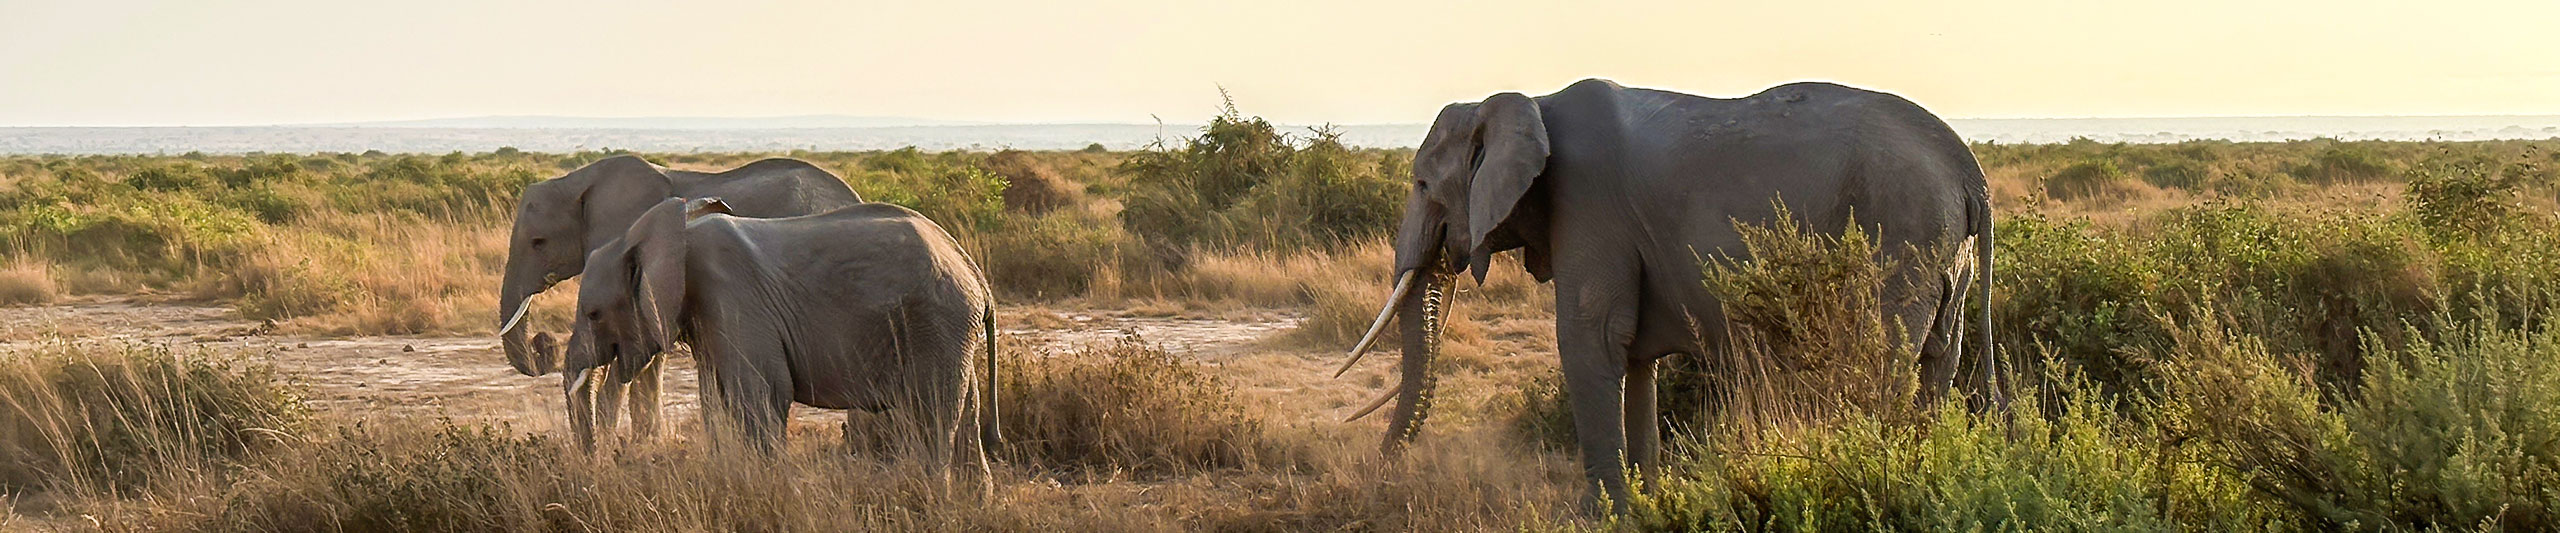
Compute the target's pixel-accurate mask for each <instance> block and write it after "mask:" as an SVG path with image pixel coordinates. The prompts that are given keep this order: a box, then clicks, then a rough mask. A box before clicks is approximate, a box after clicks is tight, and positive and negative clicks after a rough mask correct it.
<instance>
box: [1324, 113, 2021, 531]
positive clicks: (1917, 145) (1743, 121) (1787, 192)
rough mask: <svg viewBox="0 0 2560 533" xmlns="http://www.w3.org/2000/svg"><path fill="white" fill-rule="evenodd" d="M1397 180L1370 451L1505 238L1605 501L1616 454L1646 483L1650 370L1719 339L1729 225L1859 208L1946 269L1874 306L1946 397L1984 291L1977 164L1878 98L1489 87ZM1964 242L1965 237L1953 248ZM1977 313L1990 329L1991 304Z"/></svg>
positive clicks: (1832, 215) (1654, 435)
mask: <svg viewBox="0 0 2560 533" xmlns="http://www.w3.org/2000/svg"><path fill="white" fill-rule="evenodd" d="M1413 171H1414V189H1413V194H1412V195H1411V197H1410V199H1409V200H1408V201H1407V202H1406V205H1405V215H1404V221H1403V223H1402V225H1401V226H1400V227H1399V229H1398V232H1397V235H1396V241H1395V246H1396V258H1395V269H1396V272H1397V274H1399V276H1401V275H1404V274H1406V273H1411V274H1414V275H1415V279H1414V281H1413V282H1412V284H1413V288H1412V289H1411V290H1410V291H1407V292H1406V293H1404V296H1403V297H1402V298H1398V299H1396V301H1392V302H1388V306H1389V307H1390V308H1391V309H1392V310H1393V311H1394V313H1395V314H1396V315H1397V316H1398V317H1401V323H1402V324H1403V325H1402V330H1403V348H1404V351H1403V361H1402V367H1401V371H1402V372H1401V374H1402V381H1401V382H1400V383H1399V384H1398V385H1397V386H1396V388H1395V389H1394V390H1393V391H1390V394H1392V395H1393V396H1394V399H1395V408H1394V409H1393V410H1392V411H1391V412H1390V413H1391V414H1390V416H1389V420H1388V428H1387V431H1388V432H1387V439H1386V443H1385V447H1386V449H1387V450H1388V452H1389V453H1395V452H1396V451H1398V450H1400V449H1401V448H1402V447H1404V446H1405V445H1406V444H1407V443H1408V442H1409V441H1410V440H1411V439H1412V438H1413V437H1414V435H1415V434H1416V433H1417V432H1418V431H1420V429H1421V426H1422V422H1423V419H1424V418H1425V417H1426V416H1427V415H1428V414H1429V413H1428V411H1429V406H1430V402H1431V399H1432V398H1431V396H1432V385H1433V378H1432V376H1430V375H1429V374H1428V373H1427V372H1426V370H1427V369H1428V368H1429V367H1430V365H1431V360H1432V358H1433V357H1435V356H1437V355H1438V351H1439V350H1438V346H1439V338H1438V332H1439V331H1440V324H1441V322H1442V321H1443V320H1445V319H1446V317H1447V316H1448V305H1447V302H1446V301H1445V299H1446V298H1447V297H1448V296H1451V295H1453V294H1454V292H1455V291H1452V290H1450V289H1451V287H1450V286H1451V285H1452V284H1453V283H1454V280H1455V279H1456V277H1457V276H1458V275H1459V273H1461V272H1465V273H1471V274H1473V275H1474V276H1475V277H1476V279H1477V281H1478V282H1479V283H1481V282H1482V281H1483V276H1484V274H1485V271H1486V269H1487V268H1489V267H1490V256H1491V255H1492V254H1493V253H1496V252H1502V251H1507V250H1512V249H1520V250H1521V251H1522V256H1521V257H1522V259H1523V263H1524V266H1525V267H1526V268H1527V270H1528V271H1529V272H1530V273H1531V274H1532V275H1533V276H1535V277H1536V278H1537V279H1538V280H1540V281H1550V280H1552V281H1553V282H1554V283H1555V291H1556V299H1555V301H1556V312H1555V314H1556V343H1557V347H1558V350H1559V352H1560V353H1559V354H1558V357H1559V359H1560V361H1561V364H1562V365H1563V371H1564V380H1565V383H1564V387H1565V392H1566V394H1567V395H1568V396H1570V397H1571V402H1572V413H1571V415H1572V418H1573V425H1574V434H1575V438H1576V440H1577V441H1579V447H1580V451H1581V455H1582V461H1583V466H1584V474H1585V475H1586V476H1587V477H1588V481H1589V482H1591V483H1593V484H1595V485H1596V486H1597V487H1598V488H1599V489H1600V491H1599V494H1595V496H1596V495H1606V496H1608V497H1609V501H1612V502H1617V503H1616V507H1617V508H1618V509H1621V510H1622V509H1624V506H1625V504H1626V502H1627V501H1628V500H1627V492H1626V490H1627V488H1626V487H1627V485H1626V479H1627V478H1626V477H1625V472H1624V470H1623V469H1624V466H1623V465H1622V462H1624V463H1632V464H1634V465H1635V466H1637V467H1638V470H1639V471H1640V472H1642V473H1643V474H1645V475H1646V476H1647V477H1651V474H1652V472H1653V469H1654V467H1655V463H1656V462H1657V456H1658V454H1659V446H1660V443H1659V442H1658V441H1659V435H1660V433H1659V430H1658V428H1657V427H1656V423H1657V414H1656V413H1657V411H1656V402H1655V398H1654V394H1655V388H1654V376H1655V368H1654V365H1655V361H1656V360H1657V359H1659V358H1662V357H1664V356H1668V355H1671V354H1696V355H1705V354H1708V353H1710V352H1708V351H1707V350H1710V349H1718V348H1721V347H1722V346H1724V343H1725V342H1726V339H1725V331H1724V329H1723V328H1722V327H1715V326H1709V327H1700V328H1692V327H1691V326H1690V324H1723V323H1724V317H1723V313H1722V310H1721V308H1720V306H1719V305H1718V303H1717V301H1716V298H1715V297H1714V296H1713V295H1712V294H1709V293H1708V292H1707V291H1706V290H1705V288H1704V286H1703V285H1702V283H1701V276H1702V275H1701V272H1700V266H1699V259H1700V258H1702V257H1709V258H1711V257H1717V256H1719V255H1723V256H1727V257H1732V258H1736V259H1747V257H1746V250H1745V249H1744V247H1743V246H1742V243H1741V241H1740V239H1739V237H1738V235H1737V232H1736V231H1735V229H1734V225H1735V223H1736V222H1741V223H1751V224H1766V223H1768V222H1769V221H1770V220H1771V219H1772V218H1774V217H1775V216H1776V215H1775V210H1774V208H1773V205H1772V202H1773V201H1776V200H1779V199H1783V201H1784V202H1785V204H1786V206H1787V207H1788V209H1789V210H1790V211H1791V212H1792V213H1793V214H1794V217H1795V218H1797V219H1798V222H1799V223H1801V224H1804V225H1805V227H1807V228H1809V229H1810V230H1814V231H1822V232H1827V233H1831V234H1835V235H1836V234H1838V233H1839V232H1841V231H1843V230H1845V229H1846V227H1847V224H1848V220H1849V218H1850V215H1851V212H1852V211H1855V214H1856V219H1857V221H1858V222H1859V223H1860V225H1861V226H1865V227H1866V230H1867V231H1869V232H1870V233H1869V234H1870V235H1875V236H1877V239H1876V241H1877V242H1878V243H1880V244H1881V245H1883V249H1884V250H1886V251H1888V253H1891V252H1892V251H1895V250H1916V251H1918V252H1920V253H1926V254H1935V256H1936V257H1940V258H1945V259H1947V260H1946V261H1944V262H1945V263H1951V264H1955V265H1957V266H1955V267H1951V268H1949V269H1948V270H1946V271H1943V272H1915V271H1911V270H1917V269H1916V268H1912V269H1906V271H1903V272H1896V273H1894V274H1893V275H1894V276H1895V278H1894V279H1896V280H1901V281H1905V282H1909V283H1889V284H1888V287H1893V286H1897V285H1900V286H1907V287H1909V288H1908V289H1900V290H1909V291H1914V292H1910V293H1900V294H1887V295H1885V296H1886V297H1885V299H1884V300H1883V301H1884V302H1887V303H1888V305H1889V307H1888V308H1887V309H1886V312H1887V313H1889V315H1890V316H1889V317H1888V318H1889V319H1891V320H1895V321H1899V324H1900V325H1902V326H1903V327H1905V328H1907V329H1905V330H1904V331H1909V332H1912V333H1914V334H1917V335H1923V336H1921V337H1917V338H1919V339H1920V342H1919V344H1920V345H1921V349H1922V354H1921V364H1920V366H1921V368H1920V369H1918V371H1919V372H1920V373H1921V378H1922V380H1923V382H1924V383H1925V388H1926V395H1927V396H1931V397H1938V396H1941V395H1943V394H1945V393H1946V391H1947V390H1948V388H1949V386H1950V384H1951V382H1952V380H1953V378H1954V376H1955V374H1956V368H1957V364H1956V363H1957V359H1958V357H1959V352H1960V345H1961V344H1964V343H1963V341H1964V340H1965V339H1964V337H1963V332H1962V330H1963V329H1964V325H1965V324H1964V323H1965V320H1964V317H1961V316H1958V315H1959V314H1961V310H1962V309H1964V301H1963V300H1964V296H1965V293H1966V292H1967V291H1966V287H1967V286H1968V285H1969V284H1971V283H1972V282H1973V280H1972V277H1973V275H1975V274H1979V275H1981V276H1983V280H1984V281H1983V282H1982V284H1981V287H1982V288H1983V290H1984V294H1985V295H1987V294H1988V290H1989V285H1990V284H1989V283H1988V281H1987V280H1988V279H1989V275H1990V269H1989V268H1988V265H1990V260H1991V257H1990V256H1991V254H1990V246H1989V243H1990V236H1991V213H1990V206H1989V203H1988V197H1987V195H1986V194H1985V193H1984V183H1983V177H1982V170H1981V168H1980V167H1979V166H1978V165H1977V164H1976V163H1975V161H1974V159H1973V155H1972V153H1971V152H1970V151H1969V150H1967V149H1966V147H1965V144H1964V142H1963V141H1962V140H1960V139H1958V138H1957V137H1956V135H1955V133H1954V132H1953V131H1951V130H1949V129H1948V128H1947V126H1946V124H1945V123H1944V122H1942V121H1940V120H1938V118H1937V117H1936V116H1933V115H1931V114H1929V112H1928V111H1925V110H1922V109H1921V108H1920V107H1919V106H1917V105H1914V104H1912V103H1911V102H1909V101H1906V100H1903V99H1902V98H1900V97H1896V96H1893V95H1890V94H1885V93H1878V92H1871V91H1865V90H1859V89H1853V88H1848V87H1842V86H1838V85H1832V84H1827V83H1797V84H1789V85H1783V86H1779V87H1775V88H1771V89H1769V90H1766V91H1763V92H1761V93H1759V94H1755V95H1751V96H1748V97H1744V98H1739V99H1718V98H1706V97H1699V96H1692V95H1686V94H1679V93H1673V92H1667V91H1657V90H1648V89H1631V88H1626V87H1621V86H1618V85H1617V84H1615V83H1611V82H1608V81H1605V80H1584V81H1581V82H1578V83H1575V84H1573V85H1572V86H1570V87H1566V88H1565V89H1564V90H1563V91H1559V92H1557V93H1555V94H1552V95H1547V96H1541V97H1535V98H1531V97H1526V96H1522V95H1520V94H1519V93H1502V94H1497V95H1493V96H1492V97H1490V98H1487V99H1485V100H1484V101H1483V102H1478V103H1461V104H1453V105H1450V106H1448V107H1447V108H1444V109H1442V110H1441V111H1440V115H1439V117H1438V118H1437V120H1435V121H1434V122H1433V123H1432V127H1431V130H1430V133H1429V134H1428V136H1427V137H1426V138H1424V140H1423V142H1422V146H1421V148H1420V149H1419V150H1418V151H1417V152H1416V153H1415V155H1414V166H1413ZM1974 237H1978V238H1979V244H1980V245H1979V246H1974V247H1973V249H1972V250H1969V251H1970V252H1971V253H1972V254H1973V257H1966V256H1965V254H1966V252H1967V251H1968V250H1964V249H1963V248H1964V247H1965V246H1967V245H1968V244H1969V241H1968V239H1969V238H1974ZM1904 244H1909V245H1911V246H1909V247H1905V246H1902V245H1904ZM1964 259H1975V260H1976V261H1965V260H1964ZM1899 262H1900V263H1901V264H1905V265H1910V264H1913V263H1915V261H1908V260H1904V261H1899ZM1975 264H1978V265H1982V268H1980V269H1978V270H1975V269H1973V268H1972V265H1975ZM1888 290H1894V291H1896V292H1899V290H1897V289H1890V288H1889V289H1888ZM1903 296H1910V297H1907V298H1906V297H1903ZM1897 302H1899V303H1897ZM1980 319H1981V321H1982V323H1981V325H1982V327H1983V328H1984V329H1983V330H1982V331H1983V332H1987V331H1988V326H1989V320H1990V316H1989V314H1988V312H1987V311H1985V313H1984V314H1983V315H1982V316H1981V317H1980ZM1693 320H1694V321H1693ZM1381 325H1383V323H1381ZM1893 325H1894V324H1893V323H1890V322H1889V323H1888V327H1892V326H1893ZM1977 336H1978V337H1980V339H1979V341H1978V342H1979V343H1980V344H1979V346H1980V347H1981V348H1980V349H1981V352H1980V355H1981V356H1980V357H1975V358H1974V359H1975V360H1976V361H1978V362H1979V363H1978V365H1977V366H1978V368H1979V369H1980V370H1981V372H1982V377H1984V378H1985V379H1987V378H1988V376H1990V375H1991V373H1992V372H1993V371H1994V370H1993V369H1994V367H1995V366H1996V362H1994V360H1993V359H1992V358H1991V357H1989V354H1990V339H1989V336H1988V334H1987V333H1983V334H1978V335H1977ZM1356 351H1357V349H1355V352H1356ZM1355 355H1356V353H1355ZM1993 401H1996V400H1993Z"/></svg>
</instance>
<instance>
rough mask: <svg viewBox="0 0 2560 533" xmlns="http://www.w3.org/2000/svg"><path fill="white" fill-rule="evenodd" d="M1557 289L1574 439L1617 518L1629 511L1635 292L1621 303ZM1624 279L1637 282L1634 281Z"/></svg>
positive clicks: (1576, 289) (1585, 290)
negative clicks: (1629, 397)
mask: <svg viewBox="0 0 2560 533" xmlns="http://www.w3.org/2000/svg"><path fill="white" fill-rule="evenodd" d="M1557 279H1558V281H1559V283H1558V284H1557V286H1556V307H1557V310H1556V317H1557V319H1556V348H1557V355H1558V357H1560V358H1561V359H1562V361H1561V363H1562V366H1563V367H1564V382H1565V393H1566V394H1567V395H1568V396H1570V397H1571V398H1572V403H1573V434H1574V440H1576V441H1577V442H1578V443H1579V444H1580V445H1581V446H1580V447H1581V448H1582V449H1581V452H1582V472H1583V477H1584V478H1585V480H1586V481H1587V482H1589V483H1591V484H1592V486H1595V487H1598V488H1599V489H1600V491H1599V493H1598V494H1596V496H1605V497H1606V498H1608V501H1609V502H1610V510H1611V511H1612V512H1617V511H1623V510H1625V509H1626V508H1627V503H1628V502H1627V497H1628V493H1627V478H1626V468H1625V461H1626V460H1627V459H1628V457H1626V452H1627V424H1626V416H1627V411H1626V407H1627V406H1626V397H1627V383H1626V381H1627V379H1626V378H1627V372H1628V370H1630V369H1631V367H1632V366H1633V365H1629V364H1628V357H1627V345H1628V342H1629V341H1630V340H1631V339H1632V338H1633V337H1634V333H1635V332H1634V329H1635V319H1634V305H1633V300H1634V299H1633V298H1631V297H1627V296H1632V295H1631V294H1627V292H1631V291H1620V292H1617V294H1620V295H1624V296H1618V297H1611V296H1608V294H1610V293H1608V292H1595V291H1593V290H1592V289H1591V288H1590V287H1587V286H1584V284H1579V283H1577V284H1575V286H1573V287H1567V286H1566V285H1565V284H1564V283H1562V281H1563V280H1564V279H1565V278H1564V277H1562V276H1558V278H1557ZM1619 279H1630V280H1631V279H1634V278H1633V277H1632V276H1628V277H1623V278H1619Z"/></svg>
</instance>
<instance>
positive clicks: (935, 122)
mask: <svg viewBox="0 0 2560 533" xmlns="http://www.w3.org/2000/svg"><path fill="white" fill-rule="evenodd" d="M2552 117H2560V113H2470V114H2411V115H2380V114H2339V115H2323V114H2298V115H2152V116H2050V117H1999V116H1989V117H1940V119H1941V120H1947V121H1951V122H1952V121H1991V120H1997V121H2035V120H2204V119H2305V118H2331V119H2337V118H2345V119H2366V118H2552ZM810 118H833V119H864V120H904V121H914V122H930V123H932V124H888V125H877V126H775V127H664V126H638V127H593V126H435V125H402V123H420V122H442V121H468V120H488V119H560V120H669V121H678V120H733V121H752V120H784V119H810ZM1254 118H1262V117H1254ZM1206 122H1207V121H1205V120H1203V121H1164V122H1123V121H1107V120H1094V121H1080V120H1062V121H1022V122H1010V121H984V120H969V119H942V118H923V117H910V116H898V115H851V114H825V113H819V114H791V115H737V116H721V115H640V116H587V115H470V116H454V117H441V118H418V119H383V120H359V121H333V122H289V123H258V124H106V125H95V124H77V125H66V124H36V125H28V124H10V125H0V128H8V129H39V128H50V129H78V128H100V129H103V128H173V129H174V128H367V129H641V130H757V129H911V128H972V127H1007V126H1157V125H1166V126H1170V125H1186V126H1191V125H1200V124H1205V123H1206ZM1272 124H1273V125H1280V126H1295V127H1316V126H1344V127H1363V126H1427V125H1429V123H1425V122H1314V123H1301V122H1282V121H1273V122H1272Z"/></svg>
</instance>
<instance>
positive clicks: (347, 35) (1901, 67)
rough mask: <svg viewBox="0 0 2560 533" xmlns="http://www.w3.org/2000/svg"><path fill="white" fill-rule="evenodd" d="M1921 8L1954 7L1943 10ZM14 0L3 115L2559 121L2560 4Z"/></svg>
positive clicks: (4, 2) (189, 121)
mask: <svg viewBox="0 0 2560 533" xmlns="http://www.w3.org/2000/svg"><path fill="white" fill-rule="evenodd" d="M1920 4H1931V5H1929V6H1922V5H1920ZM1935 4H1952V3H1950V2H1893V1H1875V2H1860V1H1839V2H1818V1H1805V0H1765V1H1754V2H1738V3H1737V2H1707V1H1690V2H1630V3H1607V2H1584V1H1534V2H1532V1H1511V0H1499V1H1477V2H1403V1H1391V0H1356V1H1333V0H1267V1H1253V2H1172V1H1123V0H1102V1H1081V2H1060V1H1040V0H1033V1H1002V2H964V1H920V2H897V3H863V2H819V1H791V2H762V3H759V2H659V1H633V2H532V1H481V0H466V1H433V2H425V1H421V2H373V1H343V0H339V1H292V0H282V1H277V0H242V1H225V2H205V1H183V2H181V1H171V2H143V1H116V0H80V1H60V2H31V1H24V0H0V125H9V126H31V125H235V124H274V123H303V122H335V121H362V120H391V119H417V118H439V117H456V116H473V115H515V114H542V115H581V116H767V115H796V114H852V115H894V116H912V117H930V118H944V119H965V120H989V121H1039V122H1060V121H1102V122H1148V121H1150V120H1152V119H1150V118H1149V115H1150V114H1153V115H1155V116H1160V117H1162V118H1163V119H1164V120H1166V121H1168V122H1196V121H1199V120H1201V119H1204V118H1206V117H1207V116H1208V115H1209V114H1211V113H1213V112H1215V110H1216V106H1217V98H1218V96H1217V87H1218V86H1219V85H1224V86H1225V87H1226V88H1227V90H1228V91H1229V92H1231V93H1233V94H1234V95H1235V98H1236V101H1237V103H1238V104H1239V105H1240V106H1241V107H1242V108H1243V110H1244V111H1245V112H1247V113H1251V114H1258V115H1262V116H1266V117H1270V118H1272V119H1274V120H1277V121H1282V122H1291V123H1320V122H1334V123H1377V122H1427V121H1429V120H1430V118H1431V116H1432V114H1433V112H1434V111H1436V110H1437V109H1438V108H1439V106H1440V105H1441V104H1444V103H1447V102H1452V101H1461V100H1477V99H1481V98H1483V97H1484V96H1485V95H1486V94H1490V93H1493V92H1498V91H1523V92H1528V93H1530V94H1545V93H1547V92H1552V91H1554V90H1556V89H1559V88H1562V87H1563V86H1565V85H1566V84H1568V83H1571V82H1572V81H1574V80H1576V79H1580V78H1585V77H1605V78H1610V79H1614V80H1617V81H1618V82H1620V83H1623V84H1626V85H1630V86H1643V87H1657V88H1666V89H1675V90H1681V91H1687V92H1692V93H1697V94H1705V95H1713V96H1738V95H1742V94H1748V93H1750V92H1752V91H1756V90H1758V89H1760V88H1764V87H1767V86H1769V85H1772V84H1776V83H1781V82H1786V81H1794V80H1831V81H1838V82H1842V83H1847V84H1851V85H1856V86H1861V87H1866V88H1872V89H1880V90H1886V91H1892V92H1896V93H1899V94H1902V95H1904V96H1906V97H1909V98H1911V99H1912V100H1915V101H1918V102H1920V103H1921V104H1922V105H1925V106H1928V107H1929V108H1931V109H1932V110H1935V111H1937V112H1938V113H1939V114H1941V115H1944V116H1948V117H1969V118H1986V117H2091V116H2099V117H2119V116H2227V115H2332V114H2352V115H2386V114H2560V26H2555V25H2554V22H2553V21H2560V2H2552V1H2549V0H2520V1H2509V2H2489V1H2437V2H2366V1H2355V0H2304V1H2291V0H2287V1H2231V0H2213V1H2185V0H2168V1H2140V2H2080V1H2041V0H1997V1H1983V2H1973V3H1968V4H1963V5H1949V6H1940V5H1935Z"/></svg>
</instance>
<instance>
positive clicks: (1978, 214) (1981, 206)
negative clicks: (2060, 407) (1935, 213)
mask: <svg viewBox="0 0 2560 533" xmlns="http://www.w3.org/2000/svg"><path fill="white" fill-rule="evenodd" d="M1976 194H1977V196H1975V197H1974V198H1973V208H1972V209H1971V211H1973V213H1972V214H1973V217H1972V218H1973V225H1974V227H1973V230H1974V233H1975V234H1976V235H1980V236H1982V240H1981V241H1979V242H1977V243H1975V245H1974V249H1973V253H1974V259H1975V261H1976V262H1978V263H1980V266H1981V268H1980V270H1979V272H1980V273H1981V274H1982V279H1981V284H1982V324H1981V325H1982V328H1981V330H1980V331H1981V335H1982V363H1981V364H1982V383H1983V385H1984V388H1985V391H1984V392H1985V393H1987V394H1989V395H1990V398H1991V404H1992V405H1994V406H1998V407H2001V408H2004V409H2005V408H2007V407H2008V406H2009V402H2008V399H2007V398H2003V397H2001V396H2002V392H2001V390H2000V387H2001V379H2000V356H1999V355H1998V354H1996V353H1993V352H1992V349H1993V348H1992V346H1993V345H1994V344H1995V343H1993V342H1992V338H1991V249H1992V243H1991V228H1992V226H1996V225H1997V224H1993V223H1992V220H1991V191H1989V190H1988V189H1985V190H1982V191H1978V192H1977V193H1976Z"/></svg>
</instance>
